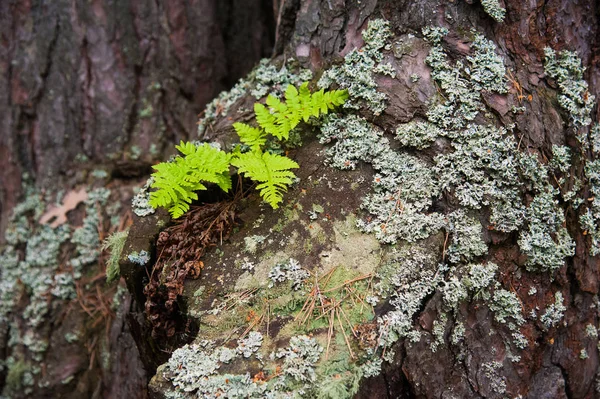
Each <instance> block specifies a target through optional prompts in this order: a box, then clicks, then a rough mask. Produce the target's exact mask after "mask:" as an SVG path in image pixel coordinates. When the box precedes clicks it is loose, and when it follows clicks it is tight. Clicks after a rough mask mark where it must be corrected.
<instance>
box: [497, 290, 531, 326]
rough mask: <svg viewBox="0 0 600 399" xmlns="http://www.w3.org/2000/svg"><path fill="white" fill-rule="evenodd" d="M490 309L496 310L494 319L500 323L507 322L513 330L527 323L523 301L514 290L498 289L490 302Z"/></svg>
mask: <svg viewBox="0 0 600 399" xmlns="http://www.w3.org/2000/svg"><path fill="white" fill-rule="evenodd" d="M489 307H490V310H492V311H493V312H494V319H495V320H496V321H497V322H498V323H502V324H507V325H508V327H509V328H510V329H511V330H517V327H518V326H520V325H522V324H523V323H525V319H524V318H523V315H522V313H521V302H520V301H519V298H518V297H517V295H516V294H515V293H514V292H511V291H507V290H505V289H497V290H495V291H494V295H493V296H492V298H491V301H490V303H489Z"/></svg>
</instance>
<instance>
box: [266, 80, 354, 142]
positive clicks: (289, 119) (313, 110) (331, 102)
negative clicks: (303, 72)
mask: <svg viewBox="0 0 600 399" xmlns="http://www.w3.org/2000/svg"><path fill="white" fill-rule="evenodd" d="M347 98H348V92H347V91H346V90H333V91H328V92H325V91H324V90H323V89H321V90H319V91H317V92H316V93H312V94H311V92H310V90H309V89H308V83H307V82H305V83H303V84H302V85H301V86H300V89H299V90H298V89H296V88H295V87H294V86H292V85H289V86H288V87H287V89H286V90H285V101H286V102H282V101H281V100H279V99H278V98H277V97H275V96H273V95H269V96H268V97H267V101H266V103H267V106H268V108H267V107H265V106H264V105H262V104H260V103H256V104H254V112H255V114H256V121H257V122H258V124H259V125H260V127H261V128H263V129H264V130H265V132H267V133H269V134H272V135H273V136H275V137H277V138H278V139H280V140H282V139H283V140H287V139H288V137H289V133H290V131H291V130H292V129H293V128H295V127H296V126H297V125H298V123H300V121H301V120H304V122H308V120H309V119H310V117H311V116H314V117H315V118H318V117H319V116H320V115H323V114H327V113H328V112H329V110H331V109H333V108H335V107H336V106H339V105H342V104H343V103H344V102H345V101H346V99H347Z"/></svg>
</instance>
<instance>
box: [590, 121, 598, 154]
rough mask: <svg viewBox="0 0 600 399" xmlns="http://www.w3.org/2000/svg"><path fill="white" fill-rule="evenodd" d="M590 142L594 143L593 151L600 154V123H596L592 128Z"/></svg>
mask: <svg viewBox="0 0 600 399" xmlns="http://www.w3.org/2000/svg"><path fill="white" fill-rule="evenodd" d="M590 143H591V145H592V151H594V153H596V154H600V123H595V124H594V126H592V128H591V129H590Z"/></svg>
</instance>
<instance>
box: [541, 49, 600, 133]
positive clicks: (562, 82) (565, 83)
mask: <svg viewBox="0 0 600 399" xmlns="http://www.w3.org/2000/svg"><path fill="white" fill-rule="evenodd" d="M544 55H545V60H544V70H545V72H546V74H547V75H548V76H550V77H551V78H552V79H554V80H556V83H557V84H558V88H559V90H560V94H559V95H558V103H559V104H560V105H561V106H562V107H563V108H564V109H565V110H566V111H568V113H569V119H570V120H571V123H572V124H573V126H575V127H576V128H581V127H583V126H588V125H590V124H591V123H592V120H591V118H590V113H591V111H592V107H593V105H594V100H595V97H594V96H593V95H590V94H589V92H588V84H587V82H586V81H585V80H583V72H584V71H585V68H583V67H582V66H581V60H580V59H579V57H578V56H577V54H576V53H574V52H571V51H567V50H565V51H562V52H560V53H559V54H558V55H557V54H556V52H555V51H554V50H552V49H551V48H549V47H546V48H545V49H544ZM577 137H578V138H579V140H580V141H581V142H582V143H587V137H586V135H585V134H583V133H579V134H578V135H577Z"/></svg>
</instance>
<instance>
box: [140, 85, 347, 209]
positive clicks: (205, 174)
mask: <svg viewBox="0 0 600 399" xmlns="http://www.w3.org/2000/svg"><path fill="white" fill-rule="evenodd" d="M347 98H348V93H347V92H346V91H345V90H333V91H328V92H325V91H324V90H320V91H318V92H316V93H311V92H310V90H309V89H308V83H307V82H306V83H303V84H302V85H301V86H300V88H299V89H296V88H295V87H294V86H292V85H289V86H288V87H287V89H286V90H285V101H281V100H279V99H278V98H277V97H275V96H272V95H269V96H268V97H267V100H266V106H265V105H262V104H260V103H256V104H255V105H254V112H255V114H256V122H257V123H258V127H253V126H250V125H247V124H245V123H239V122H238V123H234V124H233V127H234V129H235V131H236V132H237V134H238V136H239V137H240V141H241V142H242V143H243V144H245V145H246V146H248V148H249V151H247V152H243V153H242V152H241V150H240V148H239V147H238V148H236V150H235V151H234V153H226V152H223V151H221V150H219V149H216V148H214V147H212V146H210V145H209V144H206V143H205V144H201V145H195V144H193V143H183V142H181V143H180V144H179V145H178V146H177V149H178V150H179V152H181V154H182V155H183V156H177V157H176V158H175V159H174V160H173V161H172V162H163V163H160V164H158V165H155V166H154V167H153V168H154V169H155V170H156V172H154V173H153V174H152V176H153V177H154V183H153V184H152V187H153V188H155V189H156V191H153V192H152V193H150V205H152V206H153V207H155V208H156V207H159V206H162V207H165V208H168V209H169V212H170V213H171V215H173V217H174V218H178V217H179V216H181V215H183V214H184V213H185V212H186V211H187V210H188V209H189V204H190V203H191V202H192V201H193V200H196V199H198V195H197V194H196V193H195V191H198V190H206V186H204V184H203V182H210V183H215V184H217V185H218V186H219V187H221V189H223V190H224V191H229V189H230V188H231V177H230V175H229V166H230V165H233V166H235V167H237V168H238V171H239V173H242V174H244V175H245V176H246V177H248V178H250V179H251V180H254V181H256V182H258V183H259V184H258V185H257V186H256V189H257V190H259V192H260V195H261V197H262V198H263V199H264V200H265V201H266V202H267V203H269V204H270V205H271V206H272V207H273V208H274V209H276V208H277V207H278V206H279V204H280V203H281V201H282V200H283V194H284V193H285V191H287V188H288V187H289V186H290V185H291V184H292V182H293V181H294V179H295V177H296V176H295V175H294V173H293V172H291V169H296V168H298V164H297V163H296V162H294V161H293V160H291V159H290V158H288V157H285V156H282V155H276V154H272V153H270V152H265V151H264V147H265V146H266V145H267V139H268V136H269V135H271V136H273V137H276V138H277V139H279V140H287V139H288V138H289V133H290V131H291V130H292V129H294V128H295V127H296V126H297V125H298V124H299V123H300V121H304V122H308V120H309V119H310V118H311V117H315V118H318V117H319V116H320V115H324V114H327V113H328V112H329V110H332V109H333V108H335V107H336V106H339V105H342V104H343V103H344V101H346V99H347Z"/></svg>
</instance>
